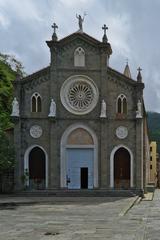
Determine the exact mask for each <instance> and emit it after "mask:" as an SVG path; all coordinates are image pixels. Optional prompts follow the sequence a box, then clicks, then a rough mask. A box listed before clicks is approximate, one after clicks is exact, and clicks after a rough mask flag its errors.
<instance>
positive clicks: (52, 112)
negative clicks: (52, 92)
mask: <svg viewBox="0 0 160 240" xmlns="http://www.w3.org/2000/svg"><path fill="white" fill-rule="evenodd" d="M48 117H56V103H55V101H54V100H53V98H52V99H51V104H50V110H49V115H48Z"/></svg>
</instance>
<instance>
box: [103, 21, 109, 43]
mask: <svg viewBox="0 0 160 240" xmlns="http://www.w3.org/2000/svg"><path fill="white" fill-rule="evenodd" d="M102 30H104V35H103V39H102V41H103V42H104V43H107V42H108V39H107V35H106V31H107V30H108V27H107V26H106V24H104V25H103V27H102Z"/></svg>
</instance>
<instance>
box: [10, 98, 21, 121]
mask: <svg viewBox="0 0 160 240" xmlns="http://www.w3.org/2000/svg"><path fill="white" fill-rule="evenodd" d="M11 116H12V117H19V103H18V101H17V98H16V97H14V99H13V102H12V113H11Z"/></svg>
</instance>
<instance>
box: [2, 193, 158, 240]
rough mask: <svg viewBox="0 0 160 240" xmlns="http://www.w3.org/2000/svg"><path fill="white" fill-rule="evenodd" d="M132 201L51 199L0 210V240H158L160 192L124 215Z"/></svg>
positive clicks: (120, 199)
mask: <svg viewBox="0 0 160 240" xmlns="http://www.w3.org/2000/svg"><path fill="white" fill-rule="evenodd" d="M133 200H135V198H105V197H101V198H74V199H72V198H65V199H59V198H50V199H49V201H50V202H48V203H46V202H45V201H41V203H39V204H31V203H30V204H25V205H23V206H22V205H20V206H16V205H14V204H13V205H11V206H10V205H8V206H1V210H0V240H28V239H30V240H41V239H44V240H54V239H55V240H56V239H57V240H62V239H65V240H71V239H74V240H81V239H83V240H91V239H92V240H95V239H102V240H103V239H115V240H116V239H123V240H132V239H135V240H142V239H147V240H159V239H160V190H156V192H155V195H154V199H153V201H141V202H140V203H135V204H134V206H133V207H132V208H131V209H129V210H128V212H126V209H127V208H128V206H130V205H131V203H132V202H133ZM5 201H6V202H7V200H6V199H3V202H5ZM10 201H11V199H10ZM14 201H15V199H14ZM1 202H2V199H1ZM125 212H126V214H125V215H124V213H125Z"/></svg>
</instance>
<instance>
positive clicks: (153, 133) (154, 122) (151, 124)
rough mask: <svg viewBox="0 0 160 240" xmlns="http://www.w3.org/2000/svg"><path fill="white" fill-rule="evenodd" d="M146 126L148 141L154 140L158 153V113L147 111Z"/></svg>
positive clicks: (159, 134) (159, 127)
mask: <svg viewBox="0 0 160 240" xmlns="http://www.w3.org/2000/svg"><path fill="white" fill-rule="evenodd" d="M147 116H148V128H149V139H150V141H156V142H157V146H158V153H160V113H156V112H148V113H147Z"/></svg>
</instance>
